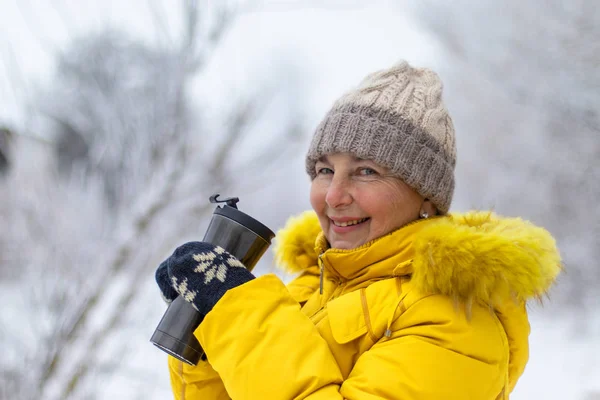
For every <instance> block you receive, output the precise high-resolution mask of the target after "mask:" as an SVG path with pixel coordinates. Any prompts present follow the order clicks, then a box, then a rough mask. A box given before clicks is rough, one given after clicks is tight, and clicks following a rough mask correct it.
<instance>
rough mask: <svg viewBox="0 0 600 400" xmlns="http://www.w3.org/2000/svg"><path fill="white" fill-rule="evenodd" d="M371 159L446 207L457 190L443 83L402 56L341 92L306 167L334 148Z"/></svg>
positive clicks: (311, 171)
mask: <svg viewBox="0 0 600 400" xmlns="http://www.w3.org/2000/svg"><path fill="white" fill-rule="evenodd" d="M343 152H348V153H352V154H354V155H356V156H357V157H360V158H364V159H369V160H373V161H375V162H376V163H378V164H380V165H382V166H384V167H387V168H389V169H390V170H391V172H392V173H393V174H395V175H397V176H398V177H399V178H401V179H402V180H403V181H404V182H406V183H407V184H408V185H410V186H411V187H412V188H413V189H415V190H416V191H417V192H418V193H419V194H421V195H422V196H423V197H425V198H428V199H430V200H431V201H432V202H433V203H434V204H435V205H436V207H437V208H438V210H439V211H440V212H441V213H446V212H448V209H449V208H450V204H451V202H452V195H453V193H454V167H455V165H456V144H455V135H454V126H453V123H452V119H451V118H450V115H449V114H448V110H447V109H446V107H445V106H444V103H443V102H442V82H441V80H440V78H439V77H438V75H437V74H436V73H435V72H433V71H431V70H429V69H426V68H413V67H411V66H410V65H409V64H408V63H407V62H405V61H402V62H400V63H398V64H396V65H394V66H393V67H392V68H390V69H386V70H382V71H378V72H375V73H373V74H371V75H369V76H367V77H366V78H365V79H364V80H363V81H362V82H361V83H360V85H359V86H358V87H357V88H356V89H354V90H352V91H350V92H348V93H346V94H345V95H343V96H342V97H341V98H340V99H338V100H337V101H336V102H335V104H334V105H333V107H332V109H331V110H330V111H329V112H328V113H327V115H326V116H325V118H324V119H323V121H322V122H321V123H320V124H319V126H318V127H317V130H316V132H315V134H314V136H313V139H312V142H311V144H310V147H309V150H308V154H307V157H306V171H307V172H308V174H309V175H310V177H311V178H312V179H314V178H315V176H316V171H315V163H316V162H317V160H318V159H319V158H320V157H322V156H324V155H326V154H331V153H343Z"/></svg>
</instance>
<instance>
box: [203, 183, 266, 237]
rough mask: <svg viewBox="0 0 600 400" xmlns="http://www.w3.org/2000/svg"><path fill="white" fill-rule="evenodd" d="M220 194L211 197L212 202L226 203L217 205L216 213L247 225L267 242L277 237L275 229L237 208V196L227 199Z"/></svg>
mask: <svg viewBox="0 0 600 400" xmlns="http://www.w3.org/2000/svg"><path fill="white" fill-rule="evenodd" d="M218 196H219V195H218V194H215V195H213V196H211V197H210V202H211V203H226V204H225V205H223V206H217V208H216V209H215V212H214V213H215V214H217V215H222V216H224V217H226V218H229V219H231V220H233V221H235V222H237V223H238V224H240V225H242V226H245V227H246V228H248V229H250V230H251V231H252V232H254V233H256V234H257V235H258V236H260V237H262V238H263V239H264V240H265V242H267V243H271V239H273V238H274V237H275V234H274V233H273V231H271V230H270V229H269V228H267V227H266V226H265V225H263V224H261V223H260V222H258V221H257V220H255V219H254V218H252V217H251V216H249V215H248V214H244V213H243V212H241V211H240V210H238V209H237V206H236V203H237V202H238V201H239V199H238V198H237V197H233V198H227V199H223V200H221V199H217V197H218Z"/></svg>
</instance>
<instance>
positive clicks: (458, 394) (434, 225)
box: [169, 212, 561, 400]
mask: <svg viewBox="0 0 600 400" xmlns="http://www.w3.org/2000/svg"><path fill="white" fill-rule="evenodd" d="M277 240H278V241H277V244H276V249H275V250H276V255H277V261H278V263H280V264H281V265H282V266H283V267H284V268H286V269H287V270H288V271H290V272H296V273H299V274H300V275H299V276H298V277H297V278H296V279H295V280H294V281H292V282H291V283H290V284H289V285H288V286H287V287H286V286H284V285H283V283H282V282H281V281H280V280H279V279H278V278H277V277H275V276H274V275H265V276H261V277H259V278H257V279H255V280H252V281H250V282H248V283H246V284H244V285H242V286H239V287H237V288H235V289H232V290H229V291H228V292H227V293H226V294H225V296H224V297H223V298H222V299H221V300H220V301H219V302H218V303H217V305H216V306H215V307H214V309H213V310H212V311H211V312H210V313H209V314H208V315H207V316H206V318H205V320H204V321H203V322H202V324H201V325H200V326H199V327H198V329H197V330H196V332H195V335H196V336H197V338H198V340H199V341H200V343H201V345H202V347H203V348H204V349H205V351H206V354H207V356H208V360H209V362H201V364H200V365H198V366H196V367H192V366H189V365H187V364H183V363H181V362H180V361H177V360H176V359H174V358H172V357H170V360H169V366H170V373H171V382H172V388H173V393H174V395H175V398H176V399H187V400H192V399H229V398H232V399H282V400H283V399H285V400H289V399H311V400H316V399H327V400H330V399H360V400H362V399H399V400H400V399H402V400H417V399H419V400H429V399H432V400H433V399H435V400H440V399H444V400H451V399H461V400H464V399H477V400H479V399H482V400H483V399H486V400H487V399H489V400H494V399H507V398H508V395H509V393H510V392H511V390H512V389H513V388H514V386H515V383H516V382H517V379H518V378H519V376H520V375H521V374H522V372H523V369H524V367H525V364H526V363H527V359H528V335H529V323H528V320H527V313H526V310H525V302H526V301H527V300H528V299H530V298H532V297H538V296H541V295H543V294H544V293H545V292H546V290H547V289H548V288H549V286H550V285H551V284H552V282H553V281H554V279H555V277H556V276H557V274H558V273H559V271H560V268H561V267H560V256H559V253H558V251H557V249H556V246H555V242H554V240H553V238H552V237H551V236H550V234H549V233H548V232H546V231H545V230H544V229H542V228H538V227H535V226H533V225H531V224H530V223H528V222H526V221H523V220H521V219H518V218H511V219H509V218H500V217H497V216H495V215H494V214H491V213H468V214H462V215H458V214H453V215H447V216H442V217H435V218H430V219H427V220H420V221H418V222H414V223H412V224H409V225H407V226H405V227H403V228H400V229H399V230H397V231H395V232H392V233H390V234H388V235H386V236H384V237H381V238H379V239H376V240H374V241H372V242H370V243H367V244H365V245H363V246H361V247H359V248H357V249H353V250H340V249H329V248H328V245H327V241H326V239H325V238H324V236H323V234H322V233H321V231H320V228H319V225H318V221H317V218H316V216H315V214H314V213H311V212H307V213H305V214H303V215H302V216H300V217H297V218H295V219H293V220H291V221H290V222H289V223H288V225H287V226H286V228H285V229H283V230H282V231H280V232H279V233H278V238H277ZM315 243H316V246H315V245H314V244H315ZM320 277H322V293H321V290H320V283H321V282H320V281H321V279H320Z"/></svg>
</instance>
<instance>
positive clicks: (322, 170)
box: [317, 167, 333, 175]
mask: <svg viewBox="0 0 600 400" xmlns="http://www.w3.org/2000/svg"><path fill="white" fill-rule="evenodd" d="M329 174H333V170H332V169H331V168H327V167H317V175H329Z"/></svg>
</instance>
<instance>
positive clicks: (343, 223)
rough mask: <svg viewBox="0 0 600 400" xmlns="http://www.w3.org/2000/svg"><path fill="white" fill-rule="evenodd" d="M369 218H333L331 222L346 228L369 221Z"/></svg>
mask: <svg viewBox="0 0 600 400" xmlns="http://www.w3.org/2000/svg"><path fill="white" fill-rule="evenodd" d="M368 219H369V218H359V219H353V220H348V221H335V220H333V219H332V220H331V222H332V223H333V224H334V225H335V226H338V227H341V228H344V227H346V226H352V225H358V224H362V223H363V222H365V221H367V220H368Z"/></svg>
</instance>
